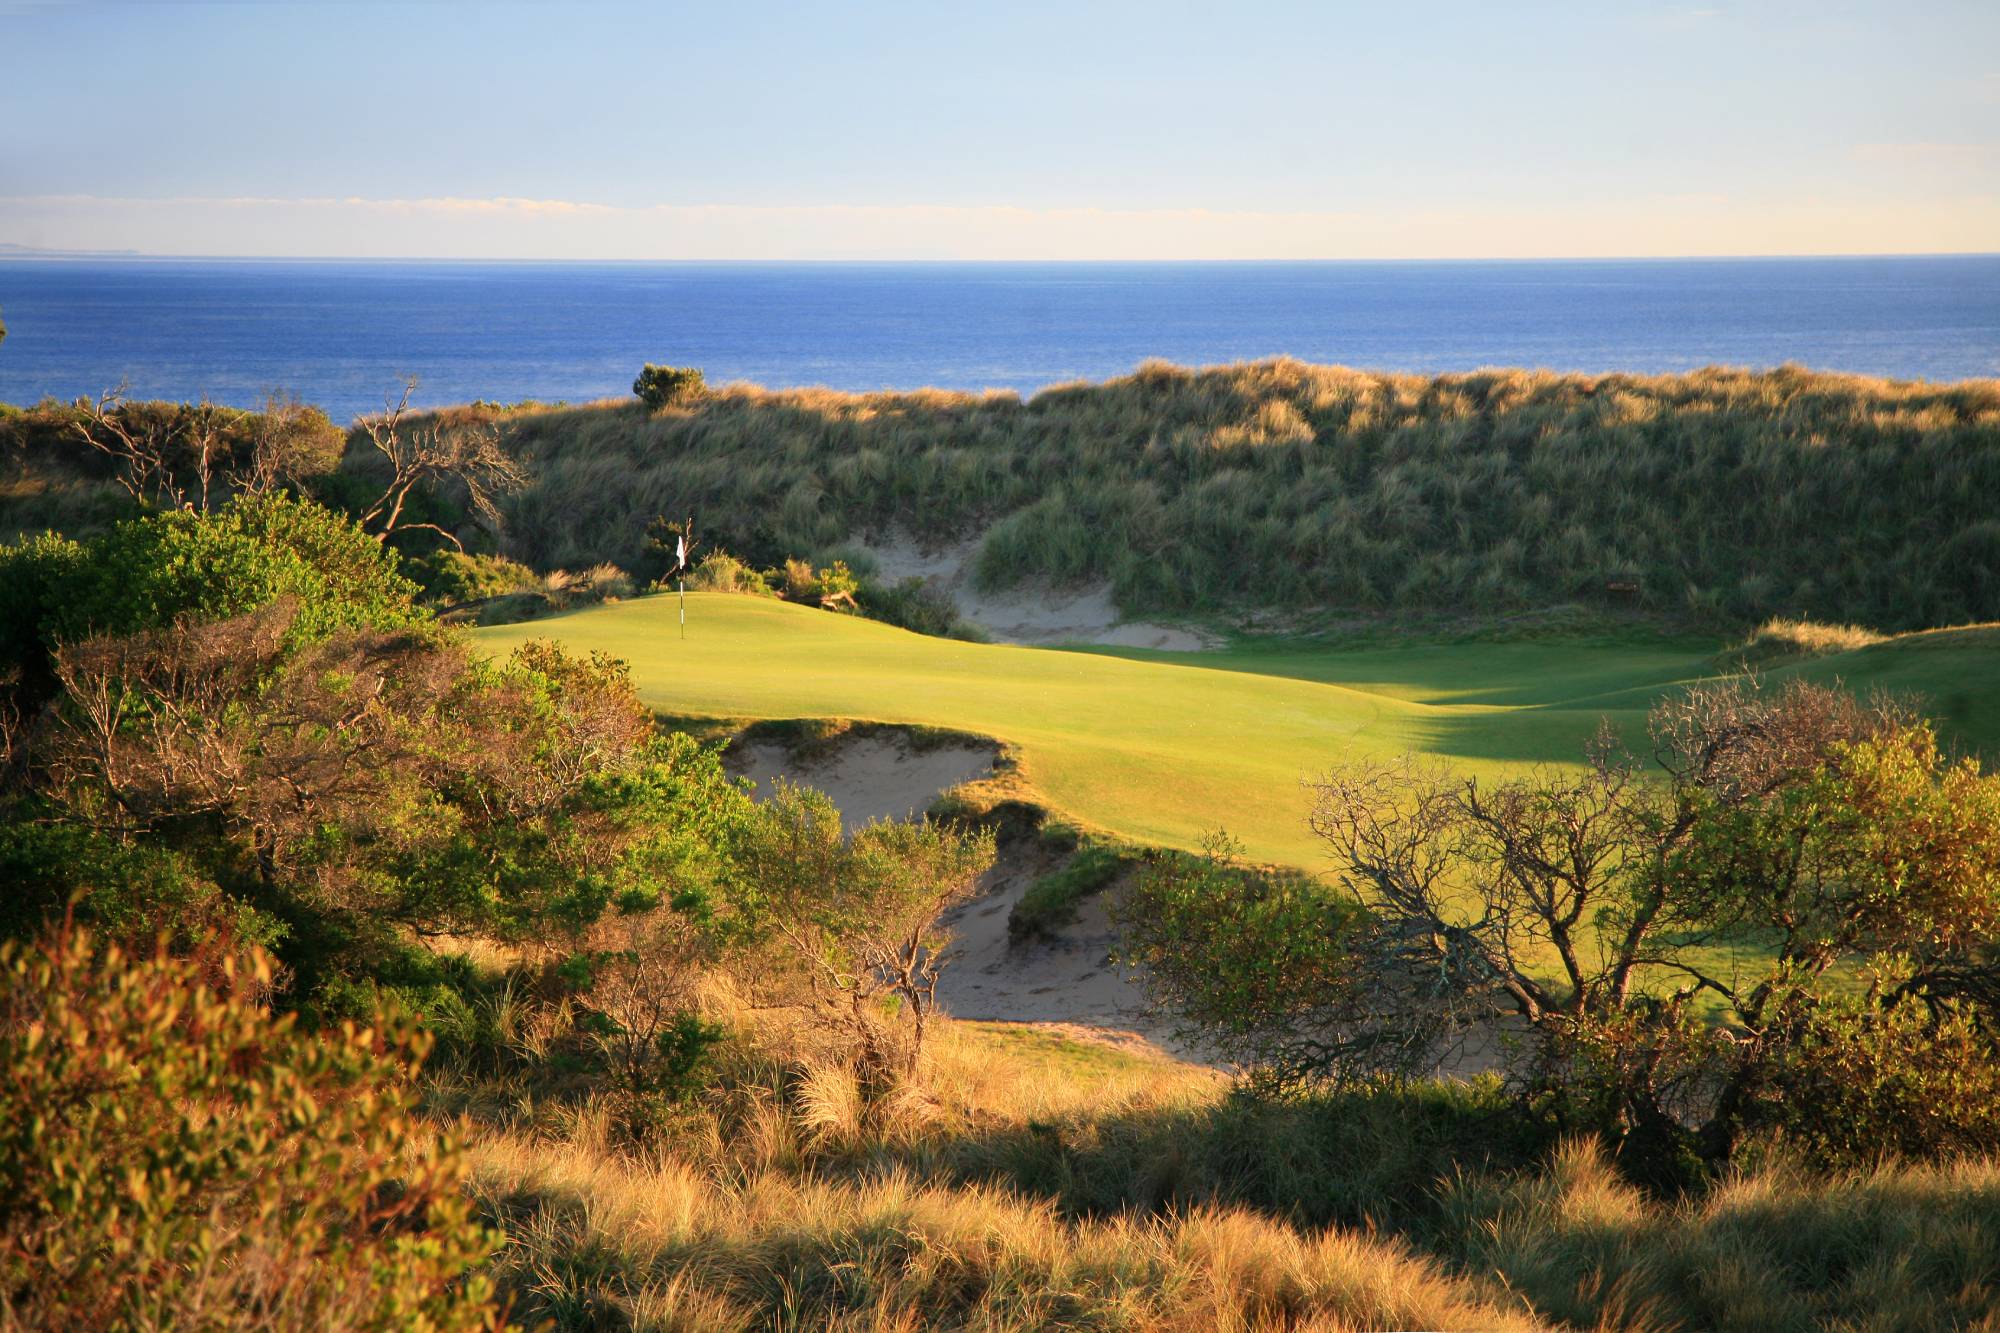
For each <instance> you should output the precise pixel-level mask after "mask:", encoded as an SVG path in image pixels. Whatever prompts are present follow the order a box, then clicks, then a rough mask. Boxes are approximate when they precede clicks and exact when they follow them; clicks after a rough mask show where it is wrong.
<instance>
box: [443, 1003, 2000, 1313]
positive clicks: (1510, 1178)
mask: <svg viewBox="0 0 2000 1333" xmlns="http://www.w3.org/2000/svg"><path fill="white" fill-rule="evenodd" d="M711 999H712V1000H713V1001H714V1002H716V1003H726V1002H727V997H726V996H725V995H722V994H720V993H717V994H716V995H714V996H712V997H711ZM790 1040H791V1039H790V1037H789V1036H788V1034H787V1030H786V1029H784V1028H783V1027H782V1026H781V1025H775V1024H773V1025H769V1026H767V1028H766V1030H765V1034H764V1036H763V1037H761V1038H760V1039H758V1040H757V1041H756V1042H753V1043H751V1044H749V1045H747V1046H744V1047H740V1048H738V1050H737V1053H736V1055H735V1056H734V1057H733V1063H732V1064H731V1066H730V1069H729V1070H728V1071H727V1072H726V1073H725V1076H724V1079H723V1083H724V1088H725V1090H724V1091H723V1092H722V1093H721V1094H719V1095H717V1096H716V1097H714V1098H712V1099H711V1100H710V1101H708V1102H707V1103H705V1104H704V1105H703V1106H702V1107H701V1108H700V1109H698V1110H691V1111H689V1112H688V1113H687V1114H686V1117H685V1119H684V1121H683V1123H682V1124H681V1126H680V1127H679V1129H678V1131H677V1132H676V1134H675V1135H674V1136H672V1137H670V1138H669V1139H667V1140H665V1141H663V1142H662V1143H660V1144H659V1145H658V1146H656V1147H654V1148H651V1149H648V1150H644V1151H639V1150H634V1149H631V1148H629V1147H621V1146H620V1142H621V1140H620V1139H619V1136H618V1132H617V1128H616V1126H615V1124H614V1123H613V1121H612V1119H611V1117H610V1115H609V1114H608V1113H607V1112H606V1110H605V1109H604V1108H603V1107H602V1106H601V1105H598V1104H596V1103H591V1102H588V1101H586V1102H583V1103H577V1104H570V1105H568V1106H566V1107H565V1108H562V1109H559V1110H556V1111H554V1112H548V1113H542V1114H528V1115H523V1116H522V1117H520V1118H519V1119H518V1120H517V1122H516V1123H515V1124H514V1125H513V1126H512V1127H505V1128H499V1129H495V1130H493V1131H491V1132H488V1133H486V1134H484V1135H483V1136H481V1137H479V1138H478V1139H477V1141H476V1146H475V1147H474V1149H473V1152H472V1157H471V1161H472V1169H473V1186H472V1188H473V1191H474V1194H475V1196H476V1198H477V1199H478V1201H479V1202H480V1203H481V1205H482V1206H483V1207H484V1208H485V1209H487V1210H489V1211H490V1212H491V1213H492V1214H493V1215H495V1216H496V1217H498V1218H499V1219H501V1220H503V1221H504V1222H505V1224H506V1227H507V1230H508V1233H509V1236H510V1243H509V1246H508V1248H507V1250H506V1251H505V1253H504V1254H503V1255H502V1256H501V1258H500V1260H499V1261H498V1265H497V1269H496V1273H495V1276H496V1277H497V1278H498V1280H499V1281H500V1283H501V1285H502V1287H503V1288H504V1289H505V1290H508V1291H510V1292H511V1293H512V1295H513V1297H514V1299H515V1301H516V1309H515V1315H516V1317H517V1318H518V1319H521V1320H522V1321H524V1322H529V1323H533V1322H535V1321H538V1320H542V1319H549V1320H553V1321H554V1323H555V1326H556V1327H557V1328H559V1329H586V1328H588V1329H595V1328H610V1327H634V1328H640V1329H752V1328H802V1329H841V1330H849V1329H855V1330H860V1329H867V1330H876V1329H910V1330H915V1329H929V1328H962V1329H996V1330H997V1329H1030V1328H1051V1327H1062V1328H1109V1329H1133V1330H1181V1329H1188V1330H1196V1329H1201V1330H1206V1329H1265V1328H1269V1329H1278V1328H1285V1329H1374V1328H1429V1329H1525V1328H1560V1329H1577V1330H1583V1329H1626V1330H1657V1331H1659V1333H1665V1331H1666V1330H1688V1331H1689V1333H1692V1331H1693V1330H1698V1329H1743V1330H1750V1329H1759V1330H1761V1329H1780V1330H1800V1333H1803V1331H1804V1330H1808V1329H1818V1328H1826V1327H1840V1328H1853V1329H1862V1328H1870V1329H1873V1328H1882V1329H1888V1328H1920V1327H1924V1328H1927V1327H1952V1328H1990V1327H1995V1326H2000V1281H1996V1280H1995V1279H1996V1277H2000V1165H1995V1164H1992V1163H1983V1162H1968V1163H1961V1164H1956V1165H1941V1166H1931V1167H1908V1168H1899V1167H1884V1168H1881V1169H1880V1170H1877V1171H1873V1172H1866V1173H1860V1174H1854V1175H1845V1176H1835V1177H1825V1176H1820V1177H1814V1176H1810V1175H1807V1174H1805V1173H1802V1172H1798V1171H1795V1170H1792V1169H1790V1168H1787V1167H1785V1166H1783V1165H1782V1164H1773V1165H1769V1166H1766V1167H1764V1168H1762V1169H1759V1170H1755V1171H1746V1172H1744V1173H1742V1174H1740V1175H1739V1176H1737V1177H1735V1178H1733V1179H1731V1180H1729V1181H1727V1182H1725V1183H1724V1184H1722V1185H1721V1186H1719V1187H1717V1188H1716V1189H1714V1190H1712V1191H1711V1192H1709V1193H1708V1194H1706V1195H1703V1196H1699V1197H1695V1198H1690V1199H1686V1200H1681V1201H1674V1200H1661V1199H1655V1198H1649V1197H1647V1196H1646V1195H1644V1194H1642V1193H1641V1192H1640V1191H1639V1190H1637V1189H1635V1188H1634V1187H1633V1186H1631V1185H1629V1184H1627V1183H1625V1182H1624V1181H1623V1180H1621V1179H1620V1178H1619V1177H1618V1175H1617V1173H1616V1172H1615V1171H1614V1170H1613V1169H1612V1167H1611V1166H1610V1164H1609V1163H1608V1161H1607V1160H1606V1158H1605V1157H1604V1155H1603V1153H1602V1152H1601V1151H1600V1150H1598V1149H1597V1148H1595V1147H1593V1146H1591V1145H1588V1144H1569V1145H1565V1146H1563V1147H1562V1148H1560V1149H1559V1150H1558V1151H1557V1152H1555V1154H1554V1156H1553V1157H1552V1158H1549V1159H1546V1160H1545V1161H1544V1162H1543V1164H1541V1165H1532V1164H1530V1159H1527V1158H1523V1159H1521V1164H1520V1165H1517V1166H1503V1165H1487V1166H1481V1165H1479V1164H1478V1163H1479V1161H1480V1148H1481V1146H1482V1145H1481V1143H1480V1142H1479V1138H1480V1136H1481V1134H1482V1133H1483V1132H1485V1131H1482V1130H1481V1129H1480V1127H1479V1126H1480V1125H1481V1123H1482V1122H1481V1121H1480V1119H1479V1114H1480V1113H1479V1110H1478V1106H1479V1104H1480V1098H1479V1096H1478V1095H1477V1094H1470V1093H1467V1092H1466V1091H1463V1090H1461V1091H1458V1092H1452V1091H1450V1090H1439V1091H1436V1092H1430V1093H1426V1092H1422V1091H1420V1090H1419V1091H1418V1092H1416V1094H1415V1095H1414V1097H1410V1096H1405V1095H1400V1094H1398V1095H1385V1096H1382V1097H1378V1098H1375V1099H1373V1100H1372V1101H1371V1100H1370V1099H1368V1098H1363V1099H1360V1100H1358V1101H1356V1100H1352V1099H1350V1100H1348V1101H1339V1100H1334V1101H1329V1102H1326V1103H1324V1104H1319V1103H1312V1104H1302V1105H1297V1106H1289V1107H1283V1106H1281V1107H1273V1106H1261V1107H1260V1106H1257V1105H1254V1104H1249V1103H1243V1102H1240V1101H1237V1100H1236V1099H1234V1098H1232V1097H1231V1096H1230V1095H1229V1091H1228V1085H1227V1084H1226V1082H1225V1081H1224V1080H1223V1079H1221V1078H1220V1077H1219V1076H1217V1075H1215V1074H1214V1073H1212V1072H1210V1071H1207V1070H1202V1069H1198V1068H1193V1067H1190V1066H1187V1065H1183V1064H1179V1063H1176V1062H1174V1061H1171V1060H1167V1059H1165V1058H1163V1057H1147V1056H1142V1055H1135V1054H1133V1053H1130V1052H1127V1051H1119V1050H1113V1049H1111V1048H1108V1047H1103V1046H1093V1045H1079V1044H1077V1043H1073V1042H1067V1041H1064V1040H1062V1039H1060V1038H1058V1037H1056V1036H1053V1035H1050V1034H1044V1033H1037V1032H1032V1031H1023V1030H1010V1029H1005V1028H1000V1027H997V1026H995V1027H987V1026H981V1025H972V1024H955V1025H946V1026H945V1027H944V1029H943V1030H942V1031H941V1033H940V1034H939V1037H938V1040H937V1042H936V1044H935V1048H934V1050H933V1052H932V1064H931V1067H930V1070H929V1073H928V1077H927V1080H926V1084H925V1086H924V1087H923V1088H922V1090H921V1091H914V1090H905V1091H903V1092H900V1093H898V1094H896V1095H894V1096H892V1097H890V1098H889V1099H888V1100H887V1101H884V1102H877V1103H876V1104H874V1105H869V1104H867V1103H866V1102H865V1101H864V1100H863V1098H862V1096H861V1094H860V1092H859V1090H858V1089H857V1088H856V1087H855V1085H854V1081H853V1077H852V1075H851V1073H849V1072H848V1070H847V1069H846V1068H845V1067H844V1066H843V1065H841V1064H840V1063H838V1062H837V1061H834V1060H832V1059H830V1058H828V1054H827V1052H825V1051H824V1050H820V1049H817V1048H815V1047H814V1046H813V1045H812V1044H811V1043H810V1042H806V1043H803V1044H796V1045H794V1044H790ZM1454 1106H1455V1107H1457V1109H1456V1110H1452V1109H1451V1108H1452V1107H1454ZM1440 1112H1442V1115H1440ZM1426 1121H1428V1122H1429V1127H1428V1128H1426V1127H1425V1122H1426ZM1427 1135H1428V1138H1427V1137H1426V1136H1427ZM1440 1136H1442V1141H1441V1138H1440ZM1440 1149H1442V1150H1443V1155H1440V1152H1439V1150H1440ZM1503 1155H1504V1154H1503ZM1453 1162H1456V1163H1458V1165H1456V1166H1454V1165H1452V1163H1453ZM1468 1164H1469V1165H1468ZM1329 1216H1331V1217H1332V1218H1333V1219H1334V1220H1332V1221H1331V1222H1329V1221H1328V1220H1327V1219H1328V1218H1329Z"/></svg>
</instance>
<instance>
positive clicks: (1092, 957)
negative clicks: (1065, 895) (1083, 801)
mask: <svg viewBox="0 0 2000 1333" xmlns="http://www.w3.org/2000/svg"><path fill="white" fill-rule="evenodd" d="M1053 866H1054V860H1053V859H1045V858H1042V857H1037V856H1036V855H1034V853H1033V851H1031V850H1030V849H1029V848H1027V847H1022V846H1012V847H1007V848H1004V849H1003V850H1002V854H1001V858H1000V863H999V864H998V865H996V866H995V867H994V868H993V870H992V872H991V873H989V874H988V875H987V877H986V879H985V880H984V881H983V882H982V884H981V886H980V889H981V892H980V894H979V896H978V897H976V898H973V899H972V900H971V901H970V902H967V903H964V904H962V905H960V906H958V907H956V908H953V909H952V910H951V911H950V912H949V913H947V914H946V915H945V918H944V924H945V925H947V926H949V927H950V928H951V933H952V936H953V938H954V941H955V944H956V947H957V949H958V950H959V956H958V958H957V959H956V960H955V961H954V962H953V963H952V965H951V966H950V967H948V968H946V969H945V971H944V975H943V976H941V977H940V978H939V979H938V1003H939V1005H940V1006H941V1007H942V1008H943V1009H944V1011H945V1012H946V1013H948V1014H950V1015H951V1016H952V1017H953V1018H967V1019H980V1020H985V1021H989V1022H1003V1023H1032V1024H1034V1025H1036V1026H1038V1027H1052V1028H1060V1029H1063V1030H1064V1035H1066V1036H1070V1037H1075V1038H1080V1039H1086V1040H1093V1041H1099V1042H1103V1043H1105V1044H1107V1045H1112V1046H1117V1047H1121V1048H1125V1049H1133V1050H1140V1049H1143V1050H1155V1051H1165V1052H1167V1053H1169V1054H1174V1055H1180V1056H1183V1057H1185V1056H1186V1055H1187V1054H1188V1053H1187V1052H1185V1051H1183V1050H1181V1049H1180V1048H1179V1046H1178V1044H1177V1043H1175V1042H1174V1041H1173V1040H1172V1038H1171V1037H1170V1036H1169V1035H1168V1034H1167V1033H1166V1031H1165V1030H1164V1029H1163V1028H1162V1026H1161V1025H1160V1024H1159V1023H1158V1021H1157V1020H1156V1019H1155V1018H1154V1017H1153V1016H1152V1015H1150V1014H1148V1013H1147V1011H1146V993H1145V991H1143V990H1142V989H1140V987H1139V985H1138V984H1137V983H1136V982H1134V981H1133V980H1132V979H1131V977H1130V976H1129V975H1128V974H1127V973H1126V971H1125V969H1123V968H1122V967H1120V966H1119V965H1118V964H1117V963H1116V962H1114V961H1113V960H1112V958H1111V952H1112V949H1113V948H1114V947H1115V946H1116V945H1117V943H1118V932H1117V929H1116V928H1115V927H1114V926H1113V925H1112V924H1111V919H1110V912H1109V893H1110V892H1111V891H1107V892H1106V893H1104V894H1099V895H1098V896H1096V897H1094V898H1091V899H1089V900H1087V901H1086V902H1085V903H1084V904H1083V906H1082V908H1081V910H1079V911H1078V913H1077V919H1076V920H1075V921H1073V922H1071V923H1070V924H1069V925H1068V926H1066V927H1064V928H1063V930H1062V932H1061V933H1060V934H1059V935H1058V936H1057V937H1056V938H1055V939H1054V940H1038V941H1033V942H1022V943H1015V942H1013V941H1012V940H1010V939H1009V937H1008V935H1007V918H1008V916H1009V914H1011V913H1012V912H1013V910H1014V904H1015V903H1016V902H1019V901H1020V898H1021V895H1022V894H1023V893H1025V892H1027V890H1028V886H1029V885H1031V884H1033V883H1034V882H1035V879H1036V877H1037V876H1038V875H1040V874H1042V873H1044V871H1046V870H1048V869H1052V868H1053Z"/></svg>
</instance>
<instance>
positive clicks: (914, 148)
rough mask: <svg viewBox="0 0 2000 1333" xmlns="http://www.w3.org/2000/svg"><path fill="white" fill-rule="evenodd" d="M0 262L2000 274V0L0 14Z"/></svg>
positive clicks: (37, 7) (7, 0) (310, 8)
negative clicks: (507, 261) (312, 260)
mask: <svg viewBox="0 0 2000 1333" xmlns="http://www.w3.org/2000/svg"><path fill="white" fill-rule="evenodd" d="M9 245H11V246H24V247H35V248H44V249H67V250H136V251H141V252H146V253H153V254H186V255H246V256H248V255H284V256H352V257H400V256H406V257H441V258H550V259H556V258H562V259H1314V258H1325V259H1340V258H1355V259H1358V258H1447V257H1464V258H1494V257H1516V256H1547V257H1564V256H1573V257H1584V256H1642V255H1763V254H1887V253H1938V252H1947V253H1948V252H1991V251H2000V3H1996V0H1969V2H1967V3H1957V2H1955V0H1900V2H1895V3H1839V2H1838V0H1833V2H1828V0H1814V2H1812V3H1782V4H1780V3H1770V4H1758V3H1742V4H1729V3H1716V4H1713V5H1672V4H1669V5H1662V4H1651V3H1635V4H1621V3H1615V2H1614V0H1600V2H1599V3H1588V4H1500V3H1492V2H1491V0H1478V2H1474V3H1436V4H1424V3H1395V2H1391V0H1384V2H1383V3H1378V4H1336V3H1317V4H1312V3H1276V2H1273V3H1253V2H1247V0H1233V2H1232V3H1229V4H1226V5H1225V4H1213V3H1212V4H1206V5H1186V4H1176V3H1168V2H1164V0H1159V2H1155V3H1144V4H1141V3H1107V4H1092V3H1088V2H1087V0H1075V2H1073V3H1064V4H1046V5H1044V4H1036V3H1013V4H1006V5H991V6H988V5H974V4H969V3H949V2H947V3H939V2H938V0H928V2H926V3H908V4H905V3H880V4H854V5H838V4H830V3H824V4H799V5H784V4H763V3H756V2H755V0H730V2H728V3H710V4H702V5H686V6H675V5H664V4H622V3H594V2H593V0H565V3H562V4H559V5H558V4H540V3H536V4H473V3H463V2H458V0H428V2H426V0H415V2H414V3H410V2H406V3H400V4H395V5H383V4H374V3H360V2H355V3H348V2H346V0H326V2H322V3H253V2H249V0H238V2H237V3H222V4H213V3H211V4H187V3H175V2H172V0H151V2H141V0H126V2H125V3H61V2H56V0H0V246H9ZM4 252H5V251H4V250H0V253H4Z"/></svg>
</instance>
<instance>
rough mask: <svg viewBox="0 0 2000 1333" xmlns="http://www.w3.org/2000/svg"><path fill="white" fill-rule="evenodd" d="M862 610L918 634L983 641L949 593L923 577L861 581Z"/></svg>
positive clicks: (871, 618) (872, 616) (869, 616)
mask: <svg viewBox="0 0 2000 1333" xmlns="http://www.w3.org/2000/svg"><path fill="white" fill-rule="evenodd" d="M858 600H859V601H860V604H861V614H862V615H864V616H867V617H868V618H869V619H870V620H880V621H883V622H885V623H886V624H890V625H897V626H900V627H901V628H903V629H906V630H912V631H914V632H916V633H918V634H930V635H935V636H936V637H938V638H941V639H969V640H971V641H973V642H975V643H979V642H983V641H984V640H985V638H986V635H985V633H984V632H983V631H982V630H981V629H980V628H979V627H978V626H977V625H974V624H972V623H971V622H969V621H967V620H966V619H965V618H964V617H963V616H961V615H960V614H959V610H958V603H957V602H955V601H953V600H952V596H951V594H950V593H948V592H946V591H945V590H944V589H943V588H940V587H938V586H937V585H935V584H933V583H931V582H930V581H928V580H926V579H919V578H908V579H904V580H902V581H901V582H899V583H889V584H883V583H864V584H862V585H861V591H860V595H859V599H858Z"/></svg>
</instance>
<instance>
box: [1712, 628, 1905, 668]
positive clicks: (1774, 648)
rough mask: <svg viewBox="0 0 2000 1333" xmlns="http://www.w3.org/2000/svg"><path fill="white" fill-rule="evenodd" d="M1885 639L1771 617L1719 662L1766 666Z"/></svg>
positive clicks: (1855, 630)
mask: <svg viewBox="0 0 2000 1333" xmlns="http://www.w3.org/2000/svg"><path fill="white" fill-rule="evenodd" d="M1887 637H1889V636H1887V635H1883V634H1877V633H1876V632H1875V631H1874V630H1871V629H1867V628H1865V627H1863V626H1860V625H1823V624H1819V623H1818V622H1816V621H1811V620H1787V619H1785V618H1783V617H1773V618H1772V619H1770V620H1766V621H1765V622H1764V623H1763V624H1761V625H1759V626H1758V627H1757V628H1756V629H1754V630H1752V631H1751V632H1750V636H1749V637H1748V638H1746V639H1745V640H1744V641H1743V642H1742V643H1739V644H1737V645H1736V646H1734V647H1733V648H1729V649H1727V650H1726V651H1725V652H1723V654H1722V655H1721V658H1720V659H1719V660H1721V661H1723V662H1725V663H1726V664H1727V665H1729V666H1730V667H1732V668H1737V669H1741V668H1744V667H1759V666H1767V665H1774V664H1777V663H1780V662H1796V661H1801V660H1803V659H1805V658H1809V657H1825V656H1827V655H1829V654H1831V653H1845V652H1850V651H1852V650H1853V649H1856V648H1866V647H1867V646H1868V645H1870V644H1873V643H1881V642H1882V641H1883V640H1884V639H1885V638H1887Z"/></svg>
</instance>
